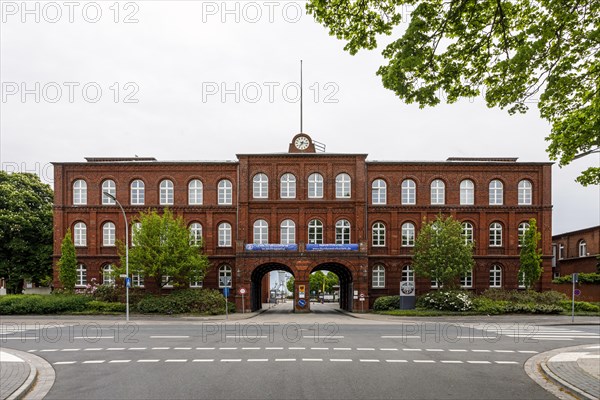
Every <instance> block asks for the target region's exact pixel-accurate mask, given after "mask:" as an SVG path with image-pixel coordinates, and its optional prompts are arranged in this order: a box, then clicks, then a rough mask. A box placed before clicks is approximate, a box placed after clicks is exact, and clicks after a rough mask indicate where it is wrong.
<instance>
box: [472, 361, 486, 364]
mask: <svg viewBox="0 0 600 400" xmlns="http://www.w3.org/2000/svg"><path fill="white" fill-rule="evenodd" d="M467 363H469V364H491V362H489V361H467Z"/></svg>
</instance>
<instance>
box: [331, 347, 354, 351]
mask: <svg viewBox="0 0 600 400" xmlns="http://www.w3.org/2000/svg"><path fill="white" fill-rule="evenodd" d="M333 350H336V351H350V350H352V349H351V348H350V347H334V348H333Z"/></svg>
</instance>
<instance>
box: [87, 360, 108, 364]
mask: <svg viewBox="0 0 600 400" xmlns="http://www.w3.org/2000/svg"><path fill="white" fill-rule="evenodd" d="M104 362H106V360H88V361H84V362H83V364H102V363H104Z"/></svg>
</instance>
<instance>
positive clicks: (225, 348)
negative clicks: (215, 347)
mask: <svg viewBox="0 0 600 400" xmlns="http://www.w3.org/2000/svg"><path fill="white" fill-rule="evenodd" d="M219 350H237V347H219Z"/></svg>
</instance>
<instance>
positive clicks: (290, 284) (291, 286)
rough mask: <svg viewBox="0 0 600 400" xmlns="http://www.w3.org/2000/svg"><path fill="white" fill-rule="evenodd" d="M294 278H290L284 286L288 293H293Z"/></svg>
mask: <svg viewBox="0 0 600 400" xmlns="http://www.w3.org/2000/svg"><path fill="white" fill-rule="evenodd" d="M294 282H295V281H294V277H293V276H291V277H290V279H288V280H287V282H286V284H285V286H286V287H287V290H288V292H290V293H294Z"/></svg>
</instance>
